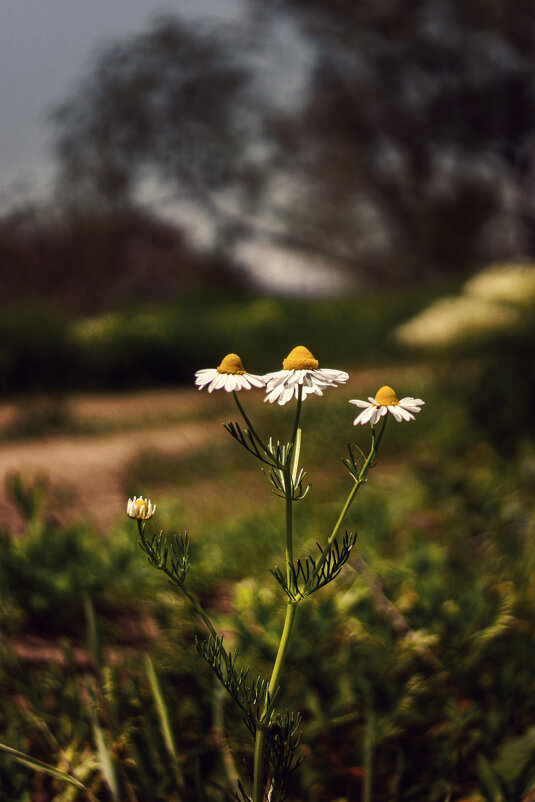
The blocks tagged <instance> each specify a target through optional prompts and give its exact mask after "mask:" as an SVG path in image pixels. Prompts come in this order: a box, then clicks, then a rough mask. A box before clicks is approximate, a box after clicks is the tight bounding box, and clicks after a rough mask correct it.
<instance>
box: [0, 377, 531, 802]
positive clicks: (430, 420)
mask: <svg viewBox="0 0 535 802" xmlns="http://www.w3.org/2000/svg"><path fill="white" fill-rule="evenodd" d="M411 389H412V388H411ZM338 392H341V391H338ZM422 394H423V391H422ZM425 397H426V400H427V401H428V404H427V407H426V414H425V416H424V415H422V416H420V418H419V419H418V426H416V425H415V424H413V425H411V426H410V427H409V426H407V427H403V426H400V427H395V426H391V428H390V432H389V436H391V439H390V440H388V439H387V440H385V450H384V451H383V459H382V460H381V462H379V463H378V465H377V467H376V468H375V469H374V475H373V479H374V481H373V484H370V485H369V486H367V487H366V488H365V492H363V493H362V495H361V497H360V500H359V505H358V507H355V508H353V509H352V510H350V512H349V514H348V518H347V520H346V524H345V525H346V526H347V528H348V529H351V530H355V529H357V530H358V532H359V539H358V545H357V548H356V549H355V550H353V552H352V555H351V557H350V559H349V560H348V563H347V565H346V566H345V567H344V569H343V572H342V573H341V575H340V576H339V577H338V579H337V582H336V584H333V585H330V586H327V587H325V588H323V589H322V591H321V593H318V594H314V596H313V597H312V598H311V599H310V600H308V602H307V605H308V609H307V611H306V615H302V616H301V617H300V618H298V620H297V623H296V629H295V637H294V639H293V641H292V645H291V648H290V650H289V651H288V654H287V658H286V665H285V675H284V676H285V681H284V684H283V686H282V687H281V695H280V697H279V704H280V705H281V706H286V707H288V708H290V709H298V710H300V711H301V714H302V725H301V726H302V739H301V743H300V745H299V747H298V755H299V757H300V758H303V762H302V765H301V767H300V772H299V775H298V776H297V777H296V783H295V787H294V789H293V791H292V792H291V794H290V797H289V798H290V799H294V800H304V799H306V800H307V802H308V800H310V802H332V801H333V800H334V799H339V800H347V802H349V800H361V799H362V800H364V799H365V798H366V793H372V797H371V798H372V799H373V800H374V802H393V800H399V802H428V801H429V800H431V802H433V801H434V800H436V801H437V802H445V800H448V799H449V800H451V801H452V802H455V801H456V800H457V801H460V800H461V799H470V800H473V802H476V800H484V802H495V801H496V800H498V799H502V800H507V802H526V800H528V799H529V798H530V794H531V793H532V792H533V787H534V780H535V777H534V770H533V765H534V764H535V733H534V729H533V727H534V721H535V709H534V708H535V693H534V691H535V688H534V680H533V676H532V671H531V670H530V666H531V665H532V664H533V662H534V660H535V638H534V636H533V631H534V628H533V623H534V621H535V587H534V585H533V580H532V573H533V560H534V551H535V550H534V542H533V538H534V532H533V484H534V481H535V453H534V452H533V447H532V445H531V444H530V443H529V441H520V442H519V445H518V447H517V450H516V452H515V454H514V456H513V457H512V456H510V455H507V456H503V455H502V454H501V453H500V451H499V450H498V449H496V447H495V445H493V444H491V443H489V442H487V441H486V439H485V438H484V432H483V431H482V430H481V429H476V430H474V428H473V427H472V426H471V424H470V418H467V417H466V414H465V412H464V410H463V407H462V406H461V405H457V403H456V400H455V398H453V399H452V398H448V397H447V396H445V395H444V394H442V396H441V395H440V394H439V393H438V392H435V391H433V389H432V388H430V387H429V388H426V396H425ZM325 403H326V405H327V406H328V410H329V414H328V416H327V417H328V418H331V417H332V418H333V419H334V418H335V417H338V413H339V411H340V409H341V408H342V405H345V403H346V399H341V400H340V401H338V400H333V401H332V402H328V401H327V397H326V399H325ZM331 404H332V405H331ZM346 409H347V408H346ZM266 410H267V411H266ZM319 410H320V405H319V404H317V405H314V404H313V402H307V405H305V407H304V410H303V415H304V422H305V424H306V426H307V427H310V429H311V430H312V429H315V428H320V424H319V420H320V419H321V418H322V416H323V414H324V413H323V412H320V411H319ZM331 413H332V416H331ZM270 414H273V413H272V410H271V409H268V408H267V405H266V407H263V408H262V416H261V418H259V421H260V423H259V428H260V427H263V426H264V423H266V422H267V421H268V419H269V416H270ZM452 420H454V421H455V422H456V425H455V427H454V431H453V436H451V428H450V425H451V421H452ZM316 424H318V425H317V426H316ZM333 426H334V428H336V425H335V424H333ZM407 432H408V434H406V433H407ZM448 434H450V436H448ZM406 438H407V439H406ZM331 442H332V441H331V440H330V435H329V437H328V438H327V437H326V438H325V439H323V438H322V437H318V438H311V441H310V452H307V457H308V453H310V460H311V463H312V464H311V469H310V474H311V475H312V476H317V479H318V481H316V480H313V488H312V491H311V493H310V495H309V497H308V498H307V502H309V508H308V510H305V508H304V507H303V508H302V510H301V511H300V509H299V505H298V506H297V509H296V517H295V526H296V529H297V530H298V532H299V537H298V539H297V542H296V548H297V549H299V551H300V552H301V551H305V552H306V551H307V549H308V548H309V547H312V546H313V544H314V541H315V540H316V539H317V537H318V531H323V530H324V528H325V526H326V525H328V524H330V523H332V519H333V513H334V508H335V504H334V502H333V498H332V497H333V495H334V494H335V493H338V492H339V490H340V486H343V480H340V479H339V478H338V477H336V476H335V475H334V474H335V472H333V473H332V474H331V473H329V472H327V471H326V470H325V467H324V464H325V460H326V457H327V456H328V457H329V459H331V457H332V452H331V445H330V443H331ZM219 448H221V452H220V453H218V454H216V455H215V457H214V467H213V471H212V475H211V477H210V481H211V482H212V483H213V485H212V486H211V488H210V489H209V491H208V492H209V493H210V496H206V499H207V503H205V504H201V505H200V508H199V509H196V512H195V516H192V513H191V511H190V499H195V498H198V497H199V496H198V494H199V492H201V489H202V485H203V483H204V485H205V486H206V480H205V478H204V477H203V474H202V469H201V465H202V462H201V460H205V459H206V455H205V454H201V455H200V456H194V455H192V456H191V457H188V458H184V459H183V460H181V461H179V462H177V464H176V466H173V465H171V466H166V465H163V466H162V471H161V475H162V476H164V475H165V470H167V467H170V468H171V469H172V470H171V475H172V477H173V479H174V478H176V480H177V481H179V480H180V483H181V484H180V492H179V494H178V497H175V498H174V499H173V497H172V496H171V490H170V489H168V493H169V497H168V500H163V501H162V502H161V503H160V506H163V507H167V511H166V515H164V516H163V520H164V522H165V519H166V517H168V518H169V519H171V518H172V519H174V518H175V514H180V516H181V519H182V520H187V522H188V527H189V528H190V529H191V530H192V534H191V539H192V546H191V561H192V565H193V567H192V569H191V572H190V574H191V583H192V584H191V587H192V591H193V592H194V593H196V594H198V596H199V598H200V600H201V603H202V604H203V606H204V607H205V608H206V609H207V610H208V611H209V613H210V615H211V616H213V617H214V619H215V620H216V622H217V627H218V630H219V631H221V632H224V633H225V643H226V644H227V648H229V649H231V648H236V649H237V651H238V653H239V655H240V659H241V660H243V662H244V663H246V664H250V665H253V666H254V667H255V669H256V670H257V671H258V672H259V673H261V674H263V675H268V674H269V671H270V669H271V663H272V659H273V654H274V651H275V650H276V648H277V642H278V638H279V635H280V630H281V626H282V618H281V610H280V604H281V602H280V595H279V594H278V592H277V586H276V584H275V583H274V582H273V580H272V579H270V577H269V575H268V574H267V573H266V571H265V568H266V565H269V566H273V565H275V564H276V563H277V561H278V560H279V557H278V549H277V544H276V542H275V540H276V533H277V532H278V526H277V524H276V523H274V522H273V514H274V506H273V505H274V504H276V499H275V498H274V499H273V501H272V500H269V501H267V502H266V503H265V504H261V505H256V506H249V505H248V504H247V502H246V501H244V502H243V505H242V504H241V503H234V504H232V505H228V506H227V507H226V508H225V516H222V515H221V508H220V507H218V505H217V503H216V502H215V501H214V502H213V503H208V499H209V498H211V497H212V496H213V495H214V494H215V493H217V494H219V493H221V494H224V495H226V496H227V497H230V498H232V499H233V500H236V499H237V498H239V497H240V495H239V494H240V492H241V490H242V489H243V480H244V475H245V466H244V464H243V463H242V462H241V461H238V458H236V461H235V462H232V460H231V461H230V462H229V463H226V459H227V457H226V456H225V453H226V452H224V447H223V446H221V447H219V446H218V449H219ZM216 451H217V449H216ZM229 453H230V452H229ZM233 459H234V458H233ZM223 464H227V468H228V470H227V473H226V474H225V475H222V469H221V467H220V466H222V465H223ZM190 468H191V473H190V477H189V481H188V482H185V481H184V479H185V477H186V475H187V474H188V471H189V469H190ZM174 471H176V477H175V473H173V472H174ZM149 475H150V473H149V472H148V471H147V472H146V473H145V474H143V471H142V466H141V465H140V464H139V463H138V465H137V466H136V468H135V472H133V473H132V475H131V477H130V479H129V480H127V481H128V486H127V489H129V488H130V487H131V486H132V484H133V482H134V481H135V482H136V483H137V482H138V481H141V479H143V478H147V477H148V476H149ZM320 478H321V482H320ZM348 481H349V479H348ZM320 484H321V490H320ZM44 492H45V490H44V488H41V489H39V488H38V487H36V488H33V490H32V489H31V488H30V489H28V488H26V490H25V489H24V487H20V486H19V487H18V490H17V489H16V488H12V496H13V497H14V498H16V499H17V500H18V504H19V506H20V507H21V509H22V510H25V515H26V517H27V526H26V533H25V534H24V536H23V537H21V538H20V539H16V538H14V537H13V536H12V535H10V534H9V533H7V532H4V534H3V539H2V560H1V561H0V571H1V572H2V575H1V581H0V598H1V609H2V629H3V632H4V641H3V643H4V645H3V647H2V651H1V654H0V693H1V698H2V700H3V701H2V704H1V707H0V729H1V731H2V735H1V737H0V740H1V742H2V743H3V744H7V745H9V746H10V747H11V748H12V749H14V750H18V751H19V752H20V753H24V754H25V755H28V754H29V755H31V756H32V759H33V761H34V762H33V770H32V771H30V770H29V768H28V766H27V765H23V764H21V763H19V762H16V761H14V760H13V756H12V755H11V756H9V757H8V756H7V755H4V757H3V758H2V757H0V788H1V789H2V793H3V794H4V796H5V798H6V799H10V800H13V801H14V802H28V800H32V802H33V800H37V799H50V800H52V799H54V800H68V799H71V800H74V799H84V798H89V797H88V796H87V795H85V796H84V792H83V791H81V790H80V789H77V788H76V787H75V786H73V785H71V786H66V785H65V783H64V781H63V780H61V779H60V778H59V776H54V775H52V774H51V773H49V771H45V770H44V769H42V767H41V768H39V767H38V764H37V763H36V761H37V760H41V761H43V762H44V763H45V764H47V766H48V767H52V768H57V769H59V770H60V771H62V772H69V771H70V768H69V767H71V768H72V770H73V771H74V774H75V775H76V777H78V778H79V780H80V783H81V784H82V785H83V786H84V787H85V788H87V789H89V793H90V794H93V797H94V798H96V799H98V800H107V799H121V800H122V799H129V800H132V799H137V800H138V801H139V802H142V800H143V802H144V801H145V800H147V802H152V800H154V802H160V800H161V802H164V800H166V801H167V800H170V799H177V800H178V799H183V800H185V802H189V801H190V800H191V802H193V801H195V802H200V800H205V802H212V800H214V802H215V801H216V800H220V799H229V798H230V797H229V795H228V793H227V792H225V791H224V790H223V789H224V788H225V787H228V786H229V785H230V783H231V782H232V780H233V779H234V780H235V774H234V772H239V773H240V774H241V775H242V776H247V773H248V771H252V768H253V755H252V752H251V747H250V744H249V734H248V732H247V729H246V727H245V726H244V725H243V723H242V721H241V717H240V716H239V715H238V714H237V713H236V711H235V710H234V708H233V707H232V705H231V704H230V702H229V701H227V698H226V697H225V696H221V694H220V692H219V690H218V688H217V684H216V682H215V680H214V678H213V675H212V673H211V671H210V668H209V666H208V665H206V664H205V663H204V662H203V661H202V660H201V659H200V658H198V657H192V653H191V645H192V643H193V640H194V637H195V636H197V637H203V635H204V633H203V628H202V622H199V620H198V619H197V618H196V616H195V614H194V613H193V612H192V611H191V610H190V608H189V607H188V605H187V604H186V603H185V601H184V600H183V599H181V597H180V596H177V595H176V593H175V592H174V591H173V589H172V588H171V587H170V586H168V585H166V583H165V582H161V581H159V579H160V578H159V577H158V575H157V574H156V572H152V571H151V570H150V567H149V566H144V565H143V564H142V563H141V561H140V560H139V555H138V554H137V553H136V550H135V544H134V543H133V542H132V537H131V532H130V536H129V535H128V533H127V532H126V531H125V530H124V529H122V528H120V529H117V530H116V531H115V532H113V533H109V536H108V537H107V538H106V539H105V540H104V539H101V538H99V537H98V536H97V535H96V534H95V533H94V532H91V531H90V530H89V529H88V528H87V527H74V528H70V527H69V528H64V527H61V526H59V525H58V524H57V523H54V522H52V521H48V522H46V521H43V520H42V506H41V502H40V499H41V498H42V494H43V493H44ZM192 519H193V520H192ZM191 524H194V525H191ZM201 532H202V533H203V534H202V536H201V535H200V533H201ZM197 533H199V534H197ZM82 566H83V570H82ZM102 578H104V579H105V581H101V580H102ZM84 593H85V594H86V597H88V596H90V597H92V599H93V602H92V603H89V602H86V603H85V604H84ZM140 608H141V609H142V610H143V612H144V614H145V615H147V616H149V617H150V618H151V619H152V621H153V622H154V626H155V628H156V632H157V639H156V640H155V641H154V642H153V643H152V645H149V643H140V642H139V641H137V642H136V641H135V640H134V642H133V643H131V644H126V646H125V642H124V638H123V640H122V641H121V640H120V637H119V634H120V633H119V630H120V622H121V614H122V613H124V611H125V610H126V611H129V612H130V613H131V614H132V615H133V616H135V615H136V614H138V613H139V610H140ZM92 611H93V612H92ZM119 611H121V612H119ZM114 622H115V623H114ZM117 622H119V626H117ZM60 631H61V632H62V633H65V632H66V633H68V635H69V637H68V638H66V637H64V635H63V634H61V636H60ZM28 634H38V635H40V636H41V637H42V638H44V639H47V640H48V641H50V643H52V644H53V645H55V646H56V647H57V648H58V650H59V652H58V653H59V655H61V656H60V657H58V656H56V657H55V658H54V660H52V659H48V660H46V661H45V660H42V661H41V662H39V661H37V660H32V661H30V660H28V656H27V654H26V655H22V656H21V652H20V649H19V645H20V641H21V639H23V638H24V637H26V636H27V635H28ZM81 646H84V648H83V649H80V647H81ZM149 653H150V657H151V662H150V663H148V662H147V659H146V656H147V654H149ZM151 666H152V669H151ZM169 733H171V738H169ZM231 755H232V758H231ZM366 777H367V778H368V779H367V780H366ZM367 788H371V789H372V790H371V791H366V789H367Z"/></svg>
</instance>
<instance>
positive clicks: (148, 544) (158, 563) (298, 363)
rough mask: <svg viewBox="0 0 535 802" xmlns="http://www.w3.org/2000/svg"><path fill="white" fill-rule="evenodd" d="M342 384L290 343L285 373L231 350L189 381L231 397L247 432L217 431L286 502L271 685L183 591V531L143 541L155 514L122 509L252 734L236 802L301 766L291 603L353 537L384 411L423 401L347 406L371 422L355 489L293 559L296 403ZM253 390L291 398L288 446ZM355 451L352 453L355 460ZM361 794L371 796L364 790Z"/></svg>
mask: <svg viewBox="0 0 535 802" xmlns="http://www.w3.org/2000/svg"><path fill="white" fill-rule="evenodd" d="M348 378H349V377H348V374H347V373H345V372H344V371H338V370H331V369H323V368H319V363H318V361H317V359H316V358H315V357H314V356H313V354H311V352H310V351H309V350H308V349H307V348H305V347H304V346H297V347H296V348H294V349H293V350H292V351H291V352H290V354H288V356H287V357H286V359H285V360H284V361H283V370H281V371H277V372H275V373H270V374H267V375H265V376H258V375H256V374H250V373H247V372H246V371H245V369H244V368H243V364H242V361H241V359H240V357H239V356H238V355H237V354H228V355H227V356H226V357H224V358H223V360H222V361H221V363H220V365H219V366H218V367H217V368H208V369H204V370H201V371H198V372H197V374H196V378H195V383H196V384H197V386H198V387H199V389H203V388H206V389H207V390H208V392H212V391H215V390H225V391H226V392H228V393H232V395H233V397H234V401H235V403H236V406H237V408H238V411H239V414H240V416H241V418H242V420H243V423H244V425H245V428H242V426H241V425H240V424H239V423H228V424H226V425H225V428H226V429H227V431H228V432H229V434H230V435H231V436H232V437H233V438H234V439H235V440H236V441H237V442H238V443H239V444H240V445H242V446H243V447H244V448H245V449H246V450H247V451H248V452H249V453H250V454H251V455H252V456H254V457H255V458H256V459H257V460H258V461H259V462H260V463H261V464H262V466H263V467H262V470H263V471H264V473H265V475H266V477H267V479H268V480H269V482H270V483H271V485H272V488H273V492H274V493H275V495H276V496H278V497H280V498H281V499H283V500H284V520H285V547H284V549H285V564H286V571H285V572H283V571H281V570H280V569H279V568H278V567H276V568H275V569H273V570H272V571H271V573H272V574H273V576H274V578H275V579H276V581H277V582H278V583H279V585H280V586H281V587H282V589H283V591H284V592H285V594H286V597H287V598H286V605H285V616H284V625H283V628H282V632H281V636H280V641H279V645H278V648H277V653H276V656H275V660H274V663H273V668H272V670H271V675H270V677H269V680H268V679H267V678H266V677H262V676H260V677H258V678H257V679H256V680H254V681H252V682H251V681H249V680H248V675H249V669H248V668H246V667H244V668H239V666H238V664H237V655H236V653H235V652H232V653H230V652H227V651H226V650H225V648H224V646H223V638H222V637H220V636H219V635H218V634H217V631H216V629H215V627H214V625H213V623H212V621H211V620H210V617H209V616H208V614H207V613H206V611H205V610H204V609H203V607H202V605H201V604H200V603H199V601H198V600H197V599H196V598H195V596H194V595H193V594H192V593H191V591H190V590H189V588H188V587H187V586H186V583H185V578H186V574H187V571H188V569H189V540H188V536H187V534H185V535H178V536H176V535H172V536H164V534H163V533H160V534H159V535H155V536H153V537H151V538H147V537H146V534H145V526H146V523H147V520H149V519H150V518H152V516H153V515H154V512H155V510H156V507H155V505H153V504H152V502H151V501H150V500H149V499H146V498H144V497H139V498H137V497H134V498H133V499H130V500H129V502H128V505H127V513H128V515H129V516H130V517H131V518H135V519H137V524H138V531H139V539H140V545H141V548H142V549H143V551H144V552H145V554H146V555H147V557H148V560H149V563H150V564H151V565H152V566H153V567H155V568H157V569H159V570H161V571H162V572H163V573H164V574H165V575H166V576H167V577H168V579H169V580H170V582H171V584H172V585H174V586H175V587H177V588H179V589H180V590H181V592H182V593H184V595H185V596H186V598H187V599H188V601H189V602H190V603H191V605H192V607H193V609H194V611H195V613H196V614H197V615H198V616H199V618H200V619H201V620H202V622H203V624H204V625H205V627H206V629H207V631H208V633H209V637H208V638H207V639H206V640H203V641H200V640H196V645H197V651H198V652H199V654H200V655H201V656H202V657H203V658H204V659H205V660H206V661H207V662H208V663H209V665H210V666H211V668H212V670H213V671H214V672H215V674H216V676H217V678H218V680H219V681H220V683H221V685H222V687H223V688H224V689H226V690H227V691H228V693H229V694H230V695H231V697H232V698H233V699H234V701H235V702H236V703H237V705H238V706H239V708H240V709H241V711H242V713H243V715H244V720H245V722H246V724H247V726H248V728H249V730H250V731H251V733H252V734H253V735H254V739H255V745H254V768H253V777H252V789H251V793H252V796H249V794H248V793H247V792H246V791H245V790H244V789H243V786H242V785H241V783H240V781H239V780H238V788H239V790H240V793H241V795H242V796H241V797H240V798H243V800H248V802H265V799H266V794H267V798H268V799H271V798H272V796H273V798H274V799H275V798H277V799H279V798H284V797H285V795H286V794H287V793H288V788H289V785H288V783H289V778H290V775H291V774H292V773H293V772H294V771H295V769H296V768H297V766H298V765H299V760H296V759H295V750H296V747H297V744H298V738H297V737H296V733H297V731H298V726H299V721H300V717H299V715H297V714H295V713H291V712H290V711H284V712H283V713H281V712H278V711H277V709H276V702H277V701H278V694H279V689H280V684H281V677H282V673H283V670H284V665H285V661H286V658H287V654H288V649H289V646H290V641H291V637H292V633H293V629H294V625H295V617H296V614H297V607H298V605H299V603H300V602H301V601H303V599H305V598H306V597H307V596H310V595H311V594H312V593H314V592H316V591H317V590H319V589H320V588H322V587H324V586H325V585H327V584H329V583H330V582H332V581H333V580H334V579H335V578H336V577H337V576H338V574H339V573H340V571H341V569H342V567H343V566H344V565H345V563H346V562H347V560H348V558H349V555H350V552H351V550H352V548H353V547H354V545H355V542H356V533H354V534H351V533H348V532H346V533H345V535H344V537H343V538H339V533H340V530H341V527H342V524H343V522H344V520H345V519H346V516H347V514H348V512H349V509H350V508H351V505H352V504H353V502H354V500H355V498H356V496H357V493H358V491H359V489H360V488H361V486H362V485H363V484H365V483H366V482H367V481H368V473H369V471H370V468H371V467H372V466H373V464H374V460H375V458H376V456H377V453H378V449H379V446H380V444H381V440H382V438H383V435H384V432H385V427H386V422H387V419H388V417H389V416H390V415H391V416H392V417H393V418H394V419H395V420H396V421H397V422H401V421H409V420H414V416H415V414H417V413H418V412H420V407H421V406H422V405H423V403H424V402H423V401H422V400H421V399H417V398H412V396H407V397H404V398H402V399H401V400H399V399H398V397H397V394H396V393H395V391H394V390H393V389H392V388H391V387H388V386H387V385H384V386H383V387H381V388H380V389H379V390H378V391H377V393H376V394H375V396H374V397H368V401H361V400H359V399H354V400H352V401H350V403H352V404H355V405H356V406H358V407H360V408H361V410H362V411H361V412H360V413H359V414H358V416H357V418H355V420H354V424H355V425H358V424H360V425H362V424H364V423H370V424H371V446H370V450H369V453H368V456H367V457H365V456H364V453H363V452H362V451H360V449H358V448H357V447H355V449H354V448H352V447H351V446H348V448H349V458H348V459H345V460H343V462H344V464H345V466H346V467H347V469H348V470H349V472H350V474H351V476H352V478H353V485H352V487H351V490H350V492H349V494H348V496H347V498H346V500H345V502H344V504H343V506H342V509H341V511H340V514H339V516H338V518H337V520H336V522H335V524H334V527H333V529H332V531H331V533H330V535H329V537H328V539H327V541H326V543H325V546H324V547H322V546H319V551H320V554H319V556H316V557H314V556H312V555H309V556H307V557H306V558H301V559H300V558H298V559H297V561H296V562H294V544H293V536H294V521H293V505H294V502H295V501H299V500H301V499H303V498H304V497H305V496H306V494H307V493H308V490H309V489H310V488H309V486H307V487H304V486H303V479H304V476H305V472H304V470H303V469H300V467H299V461H300V456H301V439H302V431H301V410H302V404H303V401H305V400H306V399H307V398H308V397H309V396H313V395H316V396H322V395H323V392H324V390H326V389H332V388H336V387H337V386H338V385H340V384H343V383H345V382H346V381H347V379H348ZM252 388H264V389H265V393H266V395H265V399H264V400H266V401H268V402H270V403H274V402H276V403H277V404H278V405H279V406H282V405H284V404H286V403H288V402H290V401H294V400H295V402H296V403H295V418H294V422H293V426H292V431H291V437H290V440H289V442H288V443H283V444H281V443H279V442H278V441H276V442H275V441H274V440H273V438H271V437H270V438H269V440H267V441H266V440H265V439H263V438H262V437H261V436H260V435H259V434H258V433H257V431H256V429H255V428H254V426H253V424H252V422H251V420H250V418H249V416H248V415H247V413H246V412H245V409H244V407H243V405H242V403H241V402H240V400H239V398H238V392H241V391H246V390H250V389H252ZM381 419H382V420H381ZM379 421H381V427H380V430H379V433H377V432H376V425H377V424H378V423H379ZM356 451H358V452H359V453H360V457H358V459H357V458H356ZM274 733H276V736H274ZM266 763H267V764H268V765H267V770H266ZM366 793H367V795H368V797H369V794H370V791H369V788H368V791H367V792H366Z"/></svg>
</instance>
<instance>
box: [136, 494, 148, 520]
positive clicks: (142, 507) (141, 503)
mask: <svg viewBox="0 0 535 802" xmlns="http://www.w3.org/2000/svg"><path fill="white" fill-rule="evenodd" d="M134 507H135V508H136V512H137V514H138V515H139V517H140V518H144V517H145V515H147V514H148V512H149V504H148V502H147V501H145V499H144V498H138V499H137V501H134Z"/></svg>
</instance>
